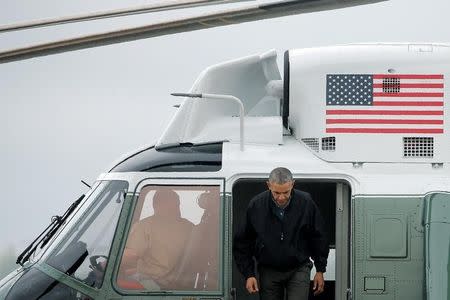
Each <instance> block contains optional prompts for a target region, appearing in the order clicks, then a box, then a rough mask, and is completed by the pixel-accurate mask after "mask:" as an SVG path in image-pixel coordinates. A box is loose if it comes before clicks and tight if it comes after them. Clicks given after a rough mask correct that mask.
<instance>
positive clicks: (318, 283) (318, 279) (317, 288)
mask: <svg viewBox="0 0 450 300" xmlns="http://www.w3.org/2000/svg"><path fill="white" fill-rule="evenodd" d="M324 289H325V280H324V279H323V273H322V272H317V273H316V275H314V285H313V291H314V296H317V295H319V294H322V293H323V291H324Z"/></svg>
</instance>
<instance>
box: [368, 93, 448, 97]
mask: <svg viewBox="0 0 450 300" xmlns="http://www.w3.org/2000/svg"><path fill="white" fill-rule="evenodd" d="M373 96H374V97H444V93H395V94H394V93H373Z"/></svg>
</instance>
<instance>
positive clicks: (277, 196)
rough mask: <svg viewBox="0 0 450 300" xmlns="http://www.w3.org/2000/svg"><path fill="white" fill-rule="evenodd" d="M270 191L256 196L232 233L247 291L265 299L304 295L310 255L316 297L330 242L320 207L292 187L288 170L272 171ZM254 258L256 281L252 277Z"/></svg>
mask: <svg viewBox="0 0 450 300" xmlns="http://www.w3.org/2000/svg"><path fill="white" fill-rule="evenodd" d="M267 186H268V189H269V190H268V191H265V192H263V193H261V194H259V195H257V196H255V197H254V198H253V199H252V200H251V201H250V204H249V206H248V208H247V213H246V218H245V221H244V223H243V226H241V228H240V229H239V230H238V232H237V233H236V235H235V237H234V244H233V253H234V257H235V260H236V264H237V267H238V269H239V271H240V272H241V273H242V274H243V275H244V277H245V279H246V289H247V291H248V292H249V293H257V292H259V294H260V298H261V299H262V300H266V299H280V300H282V299H285V297H287V299H288V300H292V299H302V300H303V299H304V300H306V299H308V293H309V281H310V272H311V268H312V262H311V260H310V258H312V259H313V261H314V265H315V267H316V271H317V272H316V274H315V276H314V280H313V291H314V295H318V294H320V293H322V292H323V291H324V285H325V281H324V278H323V273H324V272H325V270H326V265H327V258H328V252H329V249H328V241H327V238H326V235H325V232H324V223H323V219H322V217H321V215H320V211H319V209H318V208H317V206H316V204H315V203H314V201H313V200H312V198H311V196H310V195H309V194H308V193H306V192H302V191H299V190H296V189H294V188H293V187H294V180H293V177H292V173H291V172H290V171H289V170H288V169H286V168H276V169H274V170H272V172H271V173H270V175H269V180H268V181H267ZM254 258H255V259H256V262H257V266H258V268H257V269H258V273H259V283H258V281H257V279H256V271H255V262H254Z"/></svg>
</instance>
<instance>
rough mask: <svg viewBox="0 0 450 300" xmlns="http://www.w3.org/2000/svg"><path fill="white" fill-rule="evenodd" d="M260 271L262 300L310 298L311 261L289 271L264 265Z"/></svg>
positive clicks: (306, 299) (302, 299)
mask: <svg viewBox="0 0 450 300" xmlns="http://www.w3.org/2000/svg"><path fill="white" fill-rule="evenodd" d="M258 271H259V295H260V299H261V300H284V299H286V300H308V293H309V282H310V274H311V264H310V263H306V264H304V265H302V266H301V267H299V268H297V269H295V270H292V271H287V272H280V271H277V270H274V269H271V268H267V267H263V266H260V267H259V268H258Z"/></svg>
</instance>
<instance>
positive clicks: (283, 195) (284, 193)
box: [267, 181, 294, 207]
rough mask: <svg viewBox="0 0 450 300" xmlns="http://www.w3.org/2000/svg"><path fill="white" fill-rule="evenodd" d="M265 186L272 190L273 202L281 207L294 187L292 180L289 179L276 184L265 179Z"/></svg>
mask: <svg viewBox="0 0 450 300" xmlns="http://www.w3.org/2000/svg"><path fill="white" fill-rule="evenodd" d="M267 186H268V187H269V190H270V191H271V192H272V196H273V199H274V200H275V202H276V203H277V204H278V205H279V206H281V207H283V206H285V205H286V204H287V202H288V200H289V197H290V196H291V191H292V188H293V187H294V181H289V182H286V183H283V184H277V183H274V182H270V181H267Z"/></svg>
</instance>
